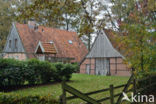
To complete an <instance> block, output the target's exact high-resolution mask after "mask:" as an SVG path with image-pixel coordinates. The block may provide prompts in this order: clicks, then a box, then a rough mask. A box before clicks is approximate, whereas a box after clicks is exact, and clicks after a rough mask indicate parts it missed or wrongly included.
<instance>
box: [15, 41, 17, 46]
mask: <svg viewBox="0 0 156 104" xmlns="http://www.w3.org/2000/svg"><path fill="white" fill-rule="evenodd" d="M15 48H17V39H15Z"/></svg>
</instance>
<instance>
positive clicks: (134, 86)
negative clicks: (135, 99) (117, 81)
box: [60, 74, 156, 104]
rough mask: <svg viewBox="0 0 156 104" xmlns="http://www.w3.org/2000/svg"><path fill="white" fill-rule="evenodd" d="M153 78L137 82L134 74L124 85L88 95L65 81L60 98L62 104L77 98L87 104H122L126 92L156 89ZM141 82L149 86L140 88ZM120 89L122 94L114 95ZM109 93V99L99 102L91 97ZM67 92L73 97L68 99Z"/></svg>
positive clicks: (102, 99) (99, 100)
mask: <svg viewBox="0 0 156 104" xmlns="http://www.w3.org/2000/svg"><path fill="white" fill-rule="evenodd" d="M153 77H156V76H150V77H145V78H143V79H139V80H136V79H135V76H134V74H132V75H131V77H130V78H129V80H128V82H127V83H126V84H122V85H118V86H113V85H110V86H109V88H105V89H101V90H97V91H92V92H88V93H82V92H81V91H78V90H77V89H75V88H73V87H71V86H69V85H68V84H66V83H65V81H63V82H62V91H63V94H62V95H61V96H60V104H67V100H72V99H77V98H80V99H82V100H84V101H86V102H87V104H101V102H103V101H106V100H110V104H121V102H122V101H121V99H122V97H123V94H122V93H123V92H125V93H128V92H133V93H134V94H136V93H138V92H142V91H145V90H146V89H147V88H151V87H153V86H155V87H156V82H154V81H152V78H153ZM140 81H143V82H147V83H148V84H147V85H145V86H144V87H140V86H138V82H140ZM130 85H132V88H131V89H129V87H130ZM119 88H123V90H122V92H119V93H117V94H115V93H114V92H115V90H116V89H119ZM107 91H109V93H110V96H108V97H105V98H101V99H98V100H96V99H93V98H91V97H90V95H93V94H98V93H102V92H107ZM67 92H68V93H70V94H72V95H73V96H69V97H67V96H66V93H67ZM116 97H118V99H117V102H115V101H114V99H115V98H116Z"/></svg>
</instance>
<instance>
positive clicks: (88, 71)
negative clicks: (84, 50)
mask: <svg viewBox="0 0 156 104" xmlns="http://www.w3.org/2000/svg"><path fill="white" fill-rule="evenodd" d="M86 73H87V74H90V65H89V64H87V65H86Z"/></svg>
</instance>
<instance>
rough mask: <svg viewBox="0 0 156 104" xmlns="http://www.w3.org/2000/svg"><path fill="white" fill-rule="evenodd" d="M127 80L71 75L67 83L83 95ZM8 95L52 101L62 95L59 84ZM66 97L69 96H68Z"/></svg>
mask: <svg viewBox="0 0 156 104" xmlns="http://www.w3.org/2000/svg"><path fill="white" fill-rule="evenodd" d="M128 79H129V77H119V76H96V75H85V74H73V76H72V79H71V81H70V82H68V84H69V85H71V86H72V87H74V88H76V89H78V90H80V91H82V92H83V93H84V92H91V91H96V90H100V89H103V88H108V87H109V85H110V84H113V85H114V86H117V85H121V84H125V83H126V82H127V80H128ZM121 90H122V89H118V90H116V91H115V93H118V92H119V91H121ZM9 93H10V94H15V95H19V96H28V95H41V96H51V97H53V98H54V99H59V96H60V95H61V94H62V90H61V84H60V83H55V84H48V85H43V86H37V87H32V88H26V89H21V90H17V91H12V92H9ZM67 95H68V96H69V94H67ZM106 96H109V92H104V93H99V94H96V95H92V96H91V97H93V98H95V99H100V98H103V97H106ZM108 102H109V101H107V103H106V102H105V104H108ZM80 103H81V104H83V101H82V100H80V99H75V100H71V101H68V104H80Z"/></svg>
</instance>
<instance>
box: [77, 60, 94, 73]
mask: <svg viewBox="0 0 156 104" xmlns="http://www.w3.org/2000/svg"><path fill="white" fill-rule="evenodd" d="M87 64H88V65H90V67H91V70H90V74H95V59H85V60H84V61H83V63H82V64H81V65H80V73H83V74H86V65H87Z"/></svg>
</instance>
